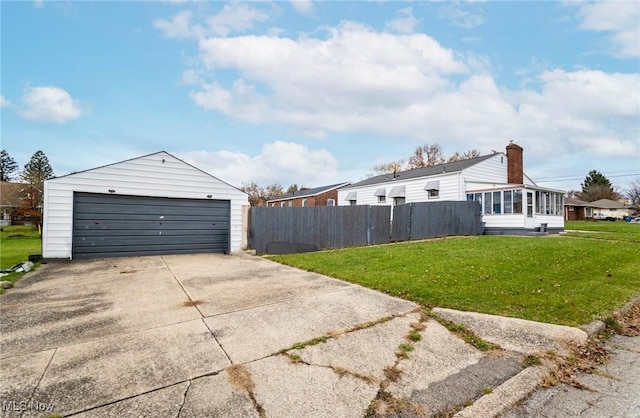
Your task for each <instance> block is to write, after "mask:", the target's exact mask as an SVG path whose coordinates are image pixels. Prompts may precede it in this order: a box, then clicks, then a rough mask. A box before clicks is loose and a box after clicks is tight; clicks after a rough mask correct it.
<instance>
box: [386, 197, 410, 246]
mask: <svg viewBox="0 0 640 418" xmlns="http://www.w3.org/2000/svg"><path fill="white" fill-rule="evenodd" d="M411 205H412V204H411V203H407V204H405V205H399V206H394V207H393V220H392V222H391V241H408V240H409V239H410V238H411Z"/></svg>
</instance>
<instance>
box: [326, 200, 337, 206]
mask: <svg viewBox="0 0 640 418" xmlns="http://www.w3.org/2000/svg"><path fill="white" fill-rule="evenodd" d="M335 205H336V201H335V199H327V206H335Z"/></svg>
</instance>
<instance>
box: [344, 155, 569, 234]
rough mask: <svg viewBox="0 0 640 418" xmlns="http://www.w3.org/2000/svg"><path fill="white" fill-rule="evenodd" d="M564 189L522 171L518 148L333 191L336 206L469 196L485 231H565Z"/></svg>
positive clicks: (399, 202) (521, 157)
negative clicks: (541, 183) (477, 205)
mask: <svg viewBox="0 0 640 418" xmlns="http://www.w3.org/2000/svg"><path fill="white" fill-rule="evenodd" d="M563 198H564V193H563V191H561V190H554V189H549V188H545V187H540V186H538V185H537V184H536V183H535V182H534V181H533V180H531V179H530V178H529V177H528V176H527V175H525V174H524V172H523V149H522V147H520V146H519V145H516V144H514V143H509V144H508V145H507V147H506V153H501V152H494V153H493V154H490V155H484V156H481V157H477V158H471V159H468V160H462V161H456V162H451V163H445V164H439V165H435V166H432V167H423V168H417V169H414V170H408V171H402V172H398V173H389V174H383V175H379V176H375V177H371V178H368V179H366V180H363V181H361V182H358V183H355V184H352V185H350V186H347V187H344V188H342V189H340V190H339V191H338V204H339V205H402V204H405V203H411V202H439V201H452V200H453V201H460V200H470V201H477V202H479V203H480V208H481V209H480V210H481V213H482V219H483V222H484V223H485V231H486V233H489V234H525V233H529V232H535V231H548V232H552V233H557V232H560V231H562V230H564V216H563V215H564V211H563Z"/></svg>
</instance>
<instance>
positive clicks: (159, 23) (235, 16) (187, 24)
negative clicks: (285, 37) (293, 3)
mask: <svg viewBox="0 0 640 418" xmlns="http://www.w3.org/2000/svg"><path fill="white" fill-rule="evenodd" d="M268 19H269V15H267V14H266V13H265V12H263V11H262V10H259V9H256V8H254V7H251V6H249V5H247V4H245V3H237V2H233V3H227V4H225V5H224V6H223V7H222V9H221V10H220V11H219V12H218V13H216V14H214V15H211V16H208V17H206V18H205V19H204V21H202V22H199V23H198V22H196V20H197V19H196V16H194V15H193V13H192V12H191V11H189V10H183V11H181V12H179V13H177V14H175V15H174V16H173V17H172V18H170V19H156V20H155V21H154V22H153V26H154V27H155V28H156V29H158V30H160V31H161V32H162V34H163V35H164V36H165V37H167V38H190V37H194V38H201V37H204V36H210V35H213V36H227V35H229V34H231V33H232V32H244V31H247V30H249V29H252V28H253V27H254V24H255V23H256V22H265V21H267V20H268Z"/></svg>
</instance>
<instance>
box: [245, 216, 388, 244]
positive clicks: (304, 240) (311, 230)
mask: <svg viewBox="0 0 640 418" xmlns="http://www.w3.org/2000/svg"><path fill="white" fill-rule="evenodd" d="M390 218H391V207H390V206H322V207H301V208H299V207H284V208H282V207H281V208H277V207H254V208H251V210H250V211H249V238H248V244H249V247H250V248H252V249H254V250H256V251H257V252H258V253H260V254H287V253H297V252H304V251H314V250H319V249H329V248H344V247H355V246H362V245H375V244H385V243H388V242H389V241H390V225H389V220H390Z"/></svg>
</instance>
